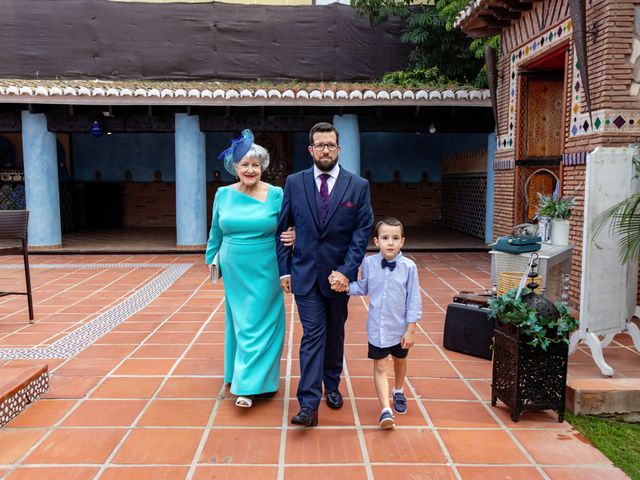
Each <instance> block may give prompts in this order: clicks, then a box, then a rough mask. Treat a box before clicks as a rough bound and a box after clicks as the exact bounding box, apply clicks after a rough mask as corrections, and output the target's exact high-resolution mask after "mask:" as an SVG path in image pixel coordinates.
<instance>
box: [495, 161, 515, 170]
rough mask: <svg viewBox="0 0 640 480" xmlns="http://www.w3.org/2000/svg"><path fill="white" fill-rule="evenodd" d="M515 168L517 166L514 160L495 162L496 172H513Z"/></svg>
mask: <svg viewBox="0 0 640 480" xmlns="http://www.w3.org/2000/svg"><path fill="white" fill-rule="evenodd" d="M515 166H516V161H515V160H514V159H508V160H494V161H493V169H494V170H511V169H513V168H515Z"/></svg>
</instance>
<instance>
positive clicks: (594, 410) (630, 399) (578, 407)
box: [566, 378, 640, 415]
mask: <svg viewBox="0 0 640 480" xmlns="http://www.w3.org/2000/svg"><path fill="white" fill-rule="evenodd" d="M566 405H567V409H569V410H570V411H571V412H573V413H574V414H578V413H584V414H587V415H600V414H614V413H615V414H635V413H638V412H640V379H638V378H599V379H594V378H590V379H572V380H570V381H569V383H568V385H567V401H566Z"/></svg>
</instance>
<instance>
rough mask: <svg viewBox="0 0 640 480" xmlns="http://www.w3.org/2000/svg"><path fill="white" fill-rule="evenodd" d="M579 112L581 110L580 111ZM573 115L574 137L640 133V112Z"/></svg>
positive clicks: (618, 111) (624, 111) (599, 112)
mask: <svg viewBox="0 0 640 480" xmlns="http://www.w3.org/2000/svg"><path fill="white" fill-rule="evenodd" d="M578 112H579V110H578ZM572 113H573V116H572V117H571V118H572V122H571V129H570V130H569V132H570V135H571V136H572V137H580V136H584V135H590V134H594V133H603V132H606V133H633V134H638V133H640V110H608V109H603V110H597V111H594V112H591V116H592V117H593V125H591V119H590V118H589V113H574V112H573V111H572Z"/></svg>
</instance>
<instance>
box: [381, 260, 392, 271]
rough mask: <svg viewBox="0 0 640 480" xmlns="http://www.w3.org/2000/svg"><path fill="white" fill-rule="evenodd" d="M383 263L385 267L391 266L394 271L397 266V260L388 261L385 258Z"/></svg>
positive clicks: (390, 268)
mask: <svg viewBox="0 0 640 480" xmlns="http://www.w3.org/2000/svg"><path fill="white" fill-rule="evenodd" d="M381 265H382V268H383V269H385V268H389V270H391V271H392V272H393V270H394V269H395V268H396V261H395V260H394V261H393V262H388V261H387V259H386V258H383V259H382V262H381Z"/></svg>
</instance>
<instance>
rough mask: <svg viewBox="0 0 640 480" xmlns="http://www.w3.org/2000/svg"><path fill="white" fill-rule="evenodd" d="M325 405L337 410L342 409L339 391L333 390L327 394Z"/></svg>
mask: <svg viewBox="0 0 640 480" xmlns="http://www.w3.org/2000/svg"><path fill="white" fill-rule="evenodd" d="M326 397H327V405H329V408H333V409H336V410H337V409H338V408H342V404H343V403H344V401H343V400H342V394H341V393H340V391H339V390H334V391H333V392H327V394H326Z"/></svg>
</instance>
